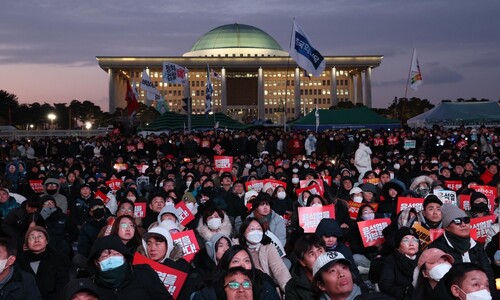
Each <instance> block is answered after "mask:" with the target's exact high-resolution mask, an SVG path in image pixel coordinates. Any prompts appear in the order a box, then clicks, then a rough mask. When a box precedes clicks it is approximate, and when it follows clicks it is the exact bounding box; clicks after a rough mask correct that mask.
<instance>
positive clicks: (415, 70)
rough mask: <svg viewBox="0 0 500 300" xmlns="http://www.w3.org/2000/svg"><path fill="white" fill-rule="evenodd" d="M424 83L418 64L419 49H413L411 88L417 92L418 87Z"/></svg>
mask: <svg viewBox="0 0 500 300" xmlns="http://www.w3.org/2000/svg"><path fill="white" fill-rule="evenodd" d="M422 83H423V81H422V73H420V65H419V64H418V59H417V49H413V57H412V58H411V68H410V87H411V88H412V89H413V90H415V91H416V90H417V89H418V86H419V85H421V84H422Z"/></svg>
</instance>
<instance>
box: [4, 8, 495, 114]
mask: <svg viewBox="0 0 500 300" xmlns="http://www.w3.org/2000/svg"><path fill="white" fill-rule="evenodd" d="M499 12H500V1H498V0H483V1H461V0H459V1H457V0H454V1H452V0H440V1H429V0H420V1H396V0H377V1H373V0H354V1H353V0H350V1H347V0H314V1H297V0H271V1H270V0H267V1H263V0H253V1H242V0H232V1H227V0H219V1H191V0H184V1H152V0H145V1H130V0H122V1H117V0H106V1H101V0H88V1H74V0H50V1H34V0H23V1H14V2H11V3H10V4H9V6H8V7H7V6H6V7H5V8H4V9H2V10H1V11H0V89H2V90H6V91H7V92H9V93H12V94H15V95H17V96H18V98H19V102H20V103H31V102H40V103H43V102H48V103H62V102H70V101H71V100H73V99H77V100H80V101H83V100H91V101H93V102H95V103H96V104H97V105H100V106H101V107H102V109H103V110H106V111H107V110H108V104H107V97H108V81H107V80H108V79H107V74H106V73H105V72H104V71H103V70H101V69H100V68H99V67H98V65H97V62H96V59H95V56H108V55H109V56H181V55H182V54H183V53H184V52H187V51H188V50H189V49H190V48H191V46H192V45H193V44H194V42H195V41H196V40H197V38H199V37H200V36H201V35H203V34H204V33H206V32H208V31H210V30H211V29H213V28H215V27H218V26H220V25H224V24H230V23H241V24H248V25H252V26H256V27H259V28H260V29H262V30H264V31H265V32H267V33H269V34H270V35H271V36H273V37H274V38H275V39H276V40H277V41H278V42H279V43H280V45H281V46H282V47H283V49H285V50H287V49H288V44H289V39H290V32H291V27H292V19H293V18H294V17H295V18H296V20H297V22H298V23H299V24H300V25H301V26H302V28H303V29H304V30H305V31H306V33H307V34H308V35H309V38H310V40H311V41H312V43H313V44H314V46H315V47H316V48H317V49H318V50H319V51H320V52H321V54H323V55H328V56H330V55H332V56H335V55H383V56H384V59H383V60H382V64H381V66H380V67H378V68H376V69H374V70H373V72H372V82H373V91H372V94H373V106H374V107H387V106H388V105H389V103H390V102H391V101H392V100H393V99H394V97H395V96H398V97H403V96H404V92H405V84H406V80H407V76H408V68H409V64H410V60H411V54H412V51H413V48H417V52H418V58H419V61H420V67H421V70H422V75H423V80H424V83H423V85H422V86H420V87H419V89H418V91H416V92H414V91H412V90H411V89H409V92H408V96H409V97H413V96H415V97H420V98H427V99H429V101H431V102H432V103H435V104H436V103H438V102H439V101H440V100H441V99H452V100H455V99H457V98H460V97H462V98H471V97H476V98H479V99H480V98H487V99H490V100H492V101H498V100H499V99H500V18H498V13H499Z"/></svg>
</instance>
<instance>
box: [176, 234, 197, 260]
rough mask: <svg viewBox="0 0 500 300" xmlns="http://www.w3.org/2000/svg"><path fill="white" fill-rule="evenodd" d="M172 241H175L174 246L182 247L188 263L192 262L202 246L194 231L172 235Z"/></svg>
mask: <svg viewBox="0 0 500 300" xmlns="http://www.w3.org/2000/svg"><path fill="white" fill-rule="evenodd" d="M172 239H173V240H174V244H177V245H179V246H181V248H182V254H183V255H182V256H183V257H184V259H185V260H186V261H188V262H191V261H192V260H193V258H194V256H195V254H196V253H198V251H200V246H199V245H198V241H197V240H196V236H195V235H194V230H187V231H181V232H177V233H172Z"/></svg>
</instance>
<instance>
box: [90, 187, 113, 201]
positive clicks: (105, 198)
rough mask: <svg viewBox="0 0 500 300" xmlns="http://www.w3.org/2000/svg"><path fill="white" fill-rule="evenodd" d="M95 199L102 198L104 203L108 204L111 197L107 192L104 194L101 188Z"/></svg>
mask: <svg viewBox="0 0 500 300" xmlns="http://www.w3.org/2000/svg"><path fill="white" fill-rule="evenodd" d="M94 199H100V200H101V201H102V202H103V203H104V204H108V202H109V200H111V199H109V197H108V196H106V194H104V193H103V192H101V191H100V190H97V191H96V192H95V195H94Z"/></svg>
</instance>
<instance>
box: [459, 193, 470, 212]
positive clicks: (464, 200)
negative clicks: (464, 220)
mask: <svg viewBox="0 0 500 300" xmlns="http://www.w3.org/2000/svg"><path fill="white" fill-rule="evenodd" d="M458 200H459V201H460V206H459V207H460V209H461V210H465V211H468V210H470V195H459V196H458Z"/></svg>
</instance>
